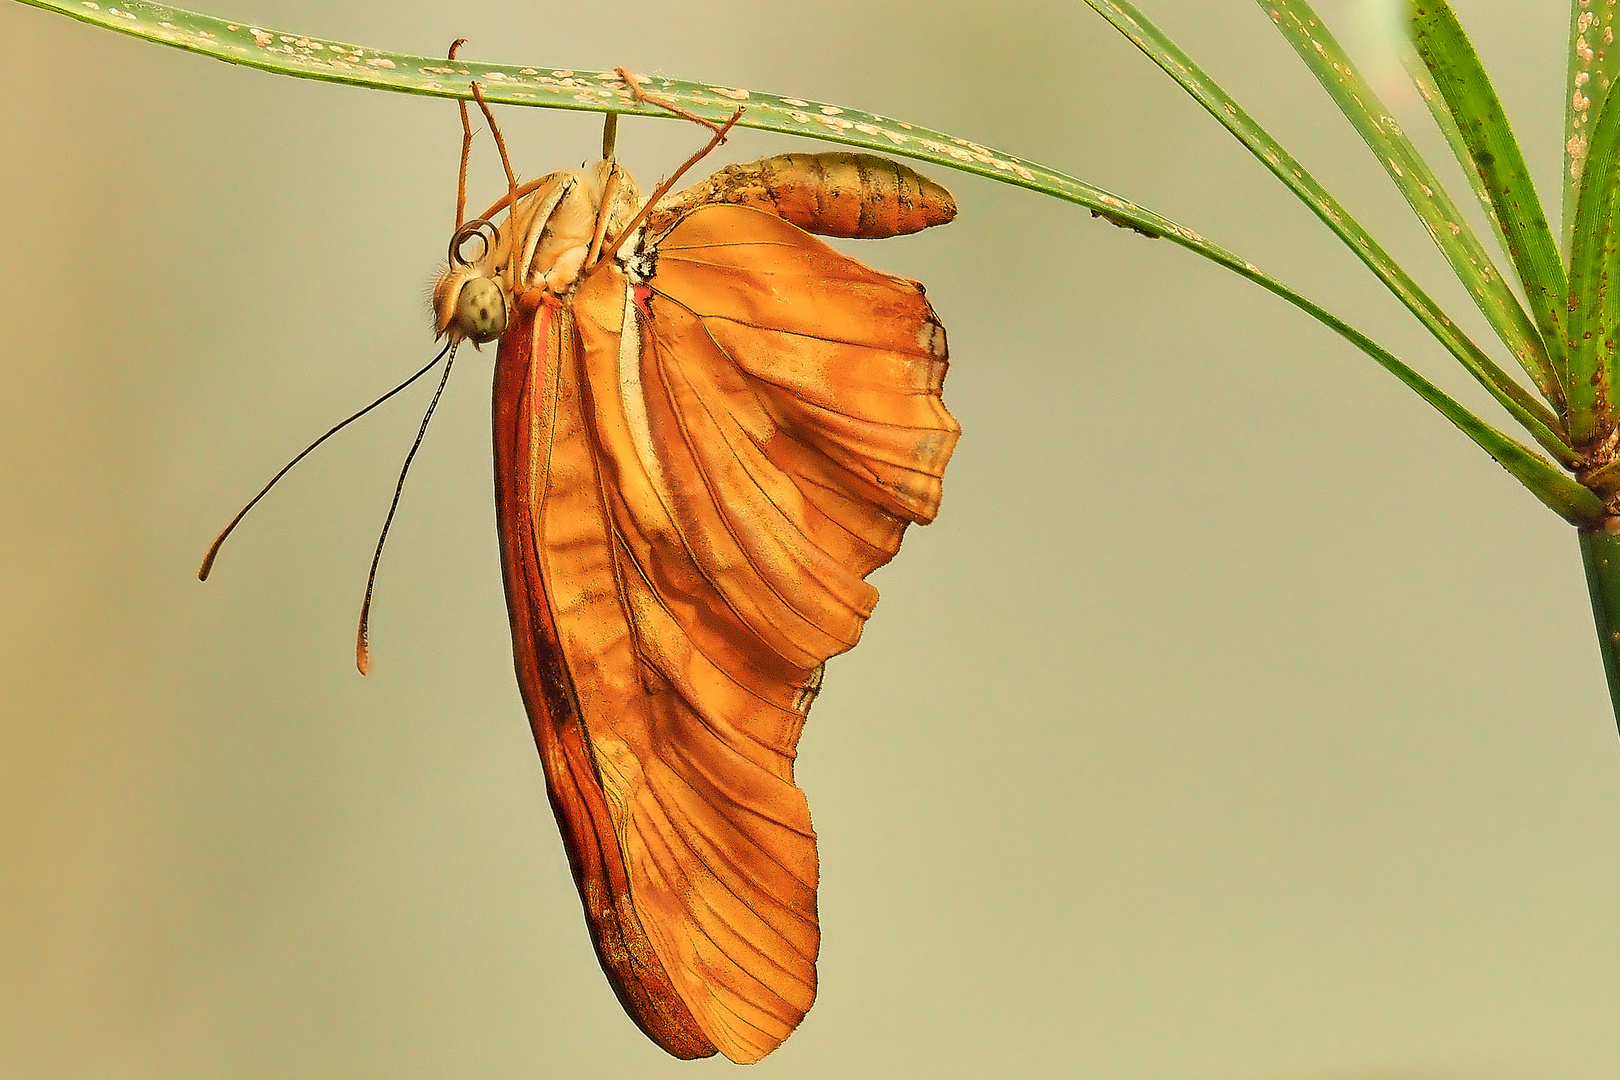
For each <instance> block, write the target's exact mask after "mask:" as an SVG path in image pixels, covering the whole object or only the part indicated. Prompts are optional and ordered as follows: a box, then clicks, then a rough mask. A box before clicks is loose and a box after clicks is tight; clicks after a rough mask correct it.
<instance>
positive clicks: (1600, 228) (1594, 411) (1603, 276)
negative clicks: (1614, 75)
mask: <svg viewBox="0 0 1620 1080" xmlns="http://www.w3.org/2000/svg"><path fill="white" fill-rule="evenodd" d="M1616 183H1620V100H1617V99H1615V98H1610V99H1609V100H1607V101H1605V103H1604V105H1603V107H1602V110H1601V115H1600V116H1599V117H1598V119H1597V123H1596V125H1595V126H1592V127H1591V140H1590V144H1589V146H1588V148H1587V152H1586V160H1585V162H1584V165H1583V167H1582V170H1581V186H1580V195H1579V197H1578V198H1577V200H1576V203H1575V228H1574V231H1573V233H1572V234H1571V242H1570V267H1569V290H1570V291H1569V313H1568V316H1567V321H1568V325H1569V333H1570V358H1569V367H1570V372H1571V373H1572V374H1573V373H1576V372H1591V375H1590V376H1589V377H1587V378H1585V379H1584V380H1581V381H1578V382H1575V383H1572V385H1571V386H1570V388H1569V417H1570V424H1571V428H1572V433H1573V430H1574V425H1575V420H1576V417H1578V416H1585V417H1590V418H1591V422H1592V425H1593V426H1592V427H1591V428H1590V429H1586V428H1582V429H1580V430H1581V431H1582V433H1583V434H1582V437H1581V438H1579V440H1578V441H1577V445H1579V446H1583V447H1584V446H1585V445H1588V444H1601V443H1602V442H1603V441H1604V440H1605V439H1606V438H1607V437H1608V436H1609V435H1610V434H1612V433H1613V431H1614V415H1613V410H1612V404H1613V403H1612V401H1611V400H1610V392H1611V388H1612V387H1613V386H1614V367H1615V348H1614V344H1615V343H1614V334H1615V324H1614V323H1613V322H1612V321H1610V320H1611V319H1612V318H1613V316H1614V308H1615V303H1616V302H1615V298H1614V297H1613V296H1612V295H1611V294H1612V293H1613V292H1614V291H1615V290H1613V289H1611V288H1610V287H1609V285H1610V282H1609V274H1610V272H1611V269H1612V268H1613V267H1614V265H1615V252H1616V249H1617V247H1620V237H1616V235H1615V232H1614V225H1615V222H1614V214H1615V209H1616V208H1615V197H1614V194H1615V185H1616Z"/></svg>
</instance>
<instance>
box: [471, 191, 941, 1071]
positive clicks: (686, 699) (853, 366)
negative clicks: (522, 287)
mask: <svg viewBox="0 0 1620 1080" xmlns="http://www.w3.org/2000/svg"><path fill="white" fill-rule="evenodd" d="M653 247H654V250H655V254H654V256H653V259H654V260H655V261H654V263H653V270H652V272H651V274H650V275H649V276H648V278H647V279H646V280H645V281H644V282H640V281H633V280H632V279H631V278H629V277H628V276H627V274H626V271H625V270H624V269H623V268H622V267H621V266H620V265H618V264H617V263H614V262H606V261H605V262H603V263H601V264H599V265H598V266H597V267H595V268H594V269H592V270H591V271H589V273H588V275H587V276H586V277H585V278H584V279H583V280H582V281H581V282H580V284H579V286H578V288H577V289H576V290H575V291H574V292H573V294H572V295H570V296H569V297H567V298H565V299H563V300H561V301H559V300H556V299H554V298H549V297H545V294H543V293H541V292H540V291H539V290H535V291H534V292H531V293H529V294H526V295H525V296H523V297H520V298H519V299H518V302H517V305H516V307H517V311H516V318H515V320H514V322H513V324H512V325H511V326H509V327H508V328H507V332H506V333H505V334H504V335H503V337H502V339H501V345H500V353H499V358H498V361H497V364H496V370H495V476H496V493H497V500H496V502H497V512H498V516H499V522H500V530H501V543H502V561H503V564H504V567H505V574H506V590H507V601H508V607H509V610H510V614H511V619H512V637H513V646H514V652H515V657H516V664H517V671H518V681H519V683H520V685H521V687H522V691H523V696H524V700H525V703H526V704H527V706H528V711H529V716H530V720H531V723H532V725H533V727H534V732H535V739H536V742H537V744H538V745H539V748H540V754H541V758H542V760H543V761H544V764H545V771H546V778H547V786H548V789H549V792H550V796H551V801H552V806H553V808H554V809H555V811H556V813H557V818H558V821H559V823H560V825H561V828H562V832H563V837H564V840H565V843H566V846H567V848H568V855H569V861H570V865H571V866H572V868H573V872H574V877H575V880H576V882H577V883H578V885H579V889H580V896H581V899H582V901H583V904H584V907H585V914H586V918H587V920H588V922H589V923H590V928H591V933H592V937H593V938H594V940H595V943H596V949H597V954H598V956H599V958H600V959H601V962H602V966H603V968H604V970H605V971H606V972H607V974H608V977H609V979H610V980H611V981H612V983H613V985H614V988H615V990H616V992H617V993H618V995H619V998H620V1001H621V1002H622V1003H623V1004H624V1006H625V1008H626V1010H627V1011H628V1012H629V1013H630V1015H631V1016H632V1017H633V1018H634V1019H635V1021H636V1022H637V1024H639V1025H640V1026H641V1028H642V1030H643V1031H645V1032H646V1033H647V1034H648V1035H649V1036H650V1037H651V1038H652V1039H653V1040H654V1041H655V1042H657V1043H658V1044H659V1045H660V1046H662V1047H664V1048H665V1049H666V1050H668V1051H669V1052H670V1053H672V1054H674V1055H676V1056H677V1057H683V1058H690V1057H700V1056H706V1055H708V1054H712V1053H714V1052H715V1051H716V1050H719V1051H720V1052H721V1053H724V1054H725V1055H726V1056H727V1057H729V1058H731V1059H732V1060H734V1061H738V1062H752V1061H757V1060H758V1059H760V1058H761V1057H763V1056H764V1055H766V1054H768V1053H769V1052H770V1051H771V1050H773V1049H775V1048H776V1046H778V1045H779V1044H780V1043H781V1042H782V1040H783V1039H785V1038H786V1037H787V1036H788V1034H789V1033H791V1032H792V1030H793V1029H794V1027H795V1026H796V1025H797V1024H798V1023H799V1021H800V1020H801V1019H802V1018H803V1016H804V1014H805V1012H806V1010H808V1009H809V1007H810V1004H811V1002H812V1001H813V1000H814V997H815V988H816V971H815V960H816V955H817V951H818V949H819V942H820V931H819V928H818V924H817V919H816V882H817V875H818V869H817V860H816V847H815V833H814V831H813V830H812V828H811V825H810V814H809V808H808V806H807V804H806V802H805V798H804V794H803V792H801V791H800V790H799V789H798V787H796V786H795V785H794V782H793V758H794V747H795V745H796V744H797V742H798V738H799V732H800V729H801V728H802V726H803V724H804V719H805V714H806V712H807V711H808V709H809V707H810V702H811V701H812V699H813V698H814V696H815V691H816V689H817V688H818V687H819V685H820V678H821V665H822V664H823V662H824V661H826V660H827V658H829V657H831V656H834V655H836V654H838V653H840V652H843V651H845V650H846V649H849V648H850V647H852V646H853V645H854V644H855V643H856V642H857V641H858V640H859V638H860V633H861V628H862V626H863V624H864V623H865V620H866V618H867V616H869V615H870V614H871V612H872V608H873V606H874V605H875V604H876V602H877V592H876V590H875V589H874V588H872V586H870V585H869V584H867V583H866V582H865V580H863V579H864V578H865V576H866V575H867V574H868V573H870V572H871V571H872V570H873V569H875V568H876V567H878V566H881V565H882V564H883V563H885V562H887V561H888V560H889V559H890V558H891V557H892V556H893V555H894V553H895V551H896V550H897V549H898V547H899V544H900V538H901V534H902V532H903V531H904V529H905V526H906V524H908V523H909V522H927V521H930V520H932V519H933V517H934V515H935V513H936V512H937V510H938V506H939V497H940V477H941V475H942V474H943V472H944V468H945V463H946V460H947V459H948V458H949V456H950V453H951V450H952V448H953V447H954V445H955V441H956V437H957V432H958V428H957V425H956V422H955V420H954V419H953V418H952V417H951V415H950V414H949V413H948V412H947V411H946V409H945V406H944V404H943V403H942V402H941V401H940V398H939V393H940V386H941V383H942V380H943V378H944V375H945V368H946V352H945V337H944V331H943V329H942V328H941V326H940V324H939V322H938V320H937V319H936V318H935V316H934V313H933V311H932V309H931V308H930V307H929V305H928V302H927V300H926V299H924V297H923V293H922V289H921V287H920V286H918V285H917V284H916V283H914V282H910V281H905V280H902V279H898V278H893V277H889V276H887V275H883V274H879V273H876V272H874V271H872V270H869V269H867V268H866V267H864V266H861V265H860V264H859V263H857V262H855V261H853V260H851V259H848V258H846V257H844V256H842V255H840V254H838V253H837V252H834V251H833V250H832V249H830V248H828V247H827V246H826V245H825V244H823V243H822V242H821V241H819V240H817V239H815V238H813V237H811V236H809V235H807V234H806V233H804V232H802V231H800V230H799V229H798V228H796V227H794V226H793V225H791V224H788V223H787V222H785V221H783V220H781V219H780V218H779V217H777V216H775V215H774V214H770V213H766V212H763V211H761V210H758V209H753V208H750V207H747V206H737V205H700V206H698V207H696V208H695V209H691V210H689V211H687V212H685V213H684V214H682V215H681V216H679V217H678V218H677V219H676V220H675V222H674V224H673V225H672V226H671V227H670V228H669V229H668V231H667V232H665V233H664V234H663V235H662V236H660V237H659V238H658V239H657V240H656V241H655V242H654V244H653ZM542 297H544V299H542Z"/></svg>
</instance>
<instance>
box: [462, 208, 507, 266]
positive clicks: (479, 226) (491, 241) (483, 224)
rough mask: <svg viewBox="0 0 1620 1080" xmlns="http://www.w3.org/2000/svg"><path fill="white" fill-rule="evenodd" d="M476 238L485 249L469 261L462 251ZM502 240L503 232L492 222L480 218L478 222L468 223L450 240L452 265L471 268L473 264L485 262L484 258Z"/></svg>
mask: <svg viewBox="0 0 1620 1080" xmlns="http://www.w3.org/2000/svg"><path fill="white" fill-rule="evenodd" d="M486 229H487V230H488V232H487V233H486V232H485V230H486ZM474 237H477V238H478V242H479V243H480V244H482V245H483V248H482V250H480V251H479V252H478V254H477V255H475V256H473V257H472V258H471V259H469V258H467V256H466V253H465V252H464V251H463V250H462V249H463V248H465V247H466V246H467V241H468V240H471V239H473V238H474ZM500 238H501V230H499V229H497V228H496V227H495V223H494V222H492V221H489V220H487V219H485V218H479V219H478V220H477V221H469V222H467V224H465V225H463V226H462V227H461V228H459V229H457V230H456V234H455V235H454V236H452V237H451V238H450V265H451V266H466V267H470V266H472V264H473V263H476V262H481V261H483V259H484V257H485V256H487V255H488V254H489V252H490V249H491V248H492V247H494V246H495V244H496V243H498V242H499V241H500Z"/></svg>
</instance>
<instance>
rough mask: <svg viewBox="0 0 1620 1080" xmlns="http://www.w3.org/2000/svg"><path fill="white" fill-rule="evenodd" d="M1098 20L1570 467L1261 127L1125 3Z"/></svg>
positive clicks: (1529, 406)
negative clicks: (1238, 145) (1266, 173)
mask: <svg viewBox="0 0 1620 1080" xmlns="http://www.w3.org/2000/svg"><path fill="white" fill-rule="evenodd" d="M1086 3H1088V4H1090V5H1091V7H1092V8H1094V9H1095V10H1096V11H1097V13H1098V14H1100V15H1102V17H1103V18H1105V19H1107V20H1108V21H1109V22H1110V23H1112V24H1113V25H1114V27H1115V29H1117V30H1119V31H1120V32H1121V33H1122V34H1124V35H1125V36H1126V38H1127V39H1129V40H1130V41H1131V43H1132V44H1134V45H1135V46H1136V47H1137V48H1138V49H1141V50H1142V52H1143V53H1145V54H1146V55H1147V56H1148V58H1149V59H1151V60H1152V61H1153V62H1154V63H1156V64H1158V65H1159V67H1161V68H1162V69H1164V71H1165V73H1166V74H1168V75H1169V76H1170V77H1171V78H1173V79H1175V80H1176V82H1178V83H1180V84H1181V87H1182V89H1184V90H1186V91H1187V93H1189V94H1191V95H1192V97H1193V99H1194V100H1195V101H1197V102H1198V103H1199V104H1200V105H1202V106H1203V107H1204V108H1205V109H1207V110H1208V111H1209V113H1210V115H1211V116H1213V117H1215V119H1216V120H1218V121H1220V123H1221V124H1222V125H1223V126H1224V127H1225V128H1226V129H1227V130H1228V131H1230V132H1231V133H1232V134H1233V135H1235V136H1236V137H1237V138H1238V140H1239V141H1240V142H1242V143H1243V145H1244V146H1245V147H1247V148H1248V149H1249V152H1250V153H1252V154H1254V155H1255V156H1256V157H1257V158H1259V159H1260V160H1261V162H1262V163H1264V165H1265V166H1266V168H1268V169H1270V170H1271V172H1272V173H1273V175H1275V176H1276V177H1277V178H1278V179H1279V180H1281V181H1282V182H1283V184H1284V185H1286V186H1287V187H1288V189H1289V190H1290V191H1292V192H1293V193H1294V194H1295V195H1296V196H1297V197H1298V198H1299V199H1300V201H1302V202H1304V203H1305V205H1306V206H1308V207H1310V209H1311V211H1312V212H1313V213H1314V214H1316V216H1317V217H1318V218H1319V219H1321V221H1322V222H1323V224H1325V225H1326V226H1327V227H1328V228H1329V229H1331V230H1333V232H1334V234H1335V235H1337V236H1338V237H1339V239H1340V240H1342V241H1344V243H1345V245H1346V246H1347V247H1349V248H1350V250H1351V251H1353V252H1355V253H1356V255H1357V257H1359V258H1360V259H1361V261H1362V262H1363V263H1365V264H1366V265H1367V267H1368V269H1370V270H1372V272H1373V273H1374V274H1376V275H1377V276H1378V279H1379V280H1380V281H1382V282H1383V283H1384V284H1385V285H1386V286H1387V287H1388V288H1389V290H1390V291H1391V292H1393V293H1394V294H1395V295H1396V296H1397V297H1398V298H1399V299H1400V300H1401V302H1402V303H1404V304H1405V305H1406V307H1407V309H1408V310H1409V311H1411V312H1412V314H1414V315H1415V316H1417V318H1418V321H1420V322H1421V323H1422V324H1423V326H1424V327H1425V328H1426V329H1427V330H1428V331H1429V332H1430V333H1431V334H1433V335H1434V336H1435V338H1436V339H1437V340H1438V341H1439V342H1440V343H1441V344H1443V345H1444V346H1445V347H1446V348H1447V350H1448V351H1450V352H1451V354H1452V355H1453V356H1455V357H1456V358H1457V360H1458V361H1459V362H1460V363H1461V364H1462V365H1463V367H1464V369H1466V370H1467V371H1468V373H1469V374H1471V375H1473V376H1474V378H1475V379H1477V380H1479V382H1480V384H1481V385H1483V386H1484V387H1485V389H1486V390H1488V391H1489V392H1490V394H1491V396H1492V397H1494V398H1496V400H1497V401H1498V402H1499V403H1501V405H1502V407H1503V408H1504V409H1506V410H1507V411H1508V412H1509V414H1511V415H1512V416H1513V418H1514V419H1515V420H1517V421H1518V422H1519V423H1520V424H1521V425H1523V426H1524V428H1525V430H1527V431H1528V432H1530V434H1531V435H1532V436H1533V437H1534V438H1535V440H1536V442H1538V443H1540V444H1541V446H1542V447H1543V448H1545V449H1546V450H1547V452H1548V453H1550V454H1552V455H1553V457H1554V458H1555V459H1556V460H1557V461H1558V462H1559V463H1560V464H1562V465H1564V466H1566V467H1571V468H1572V467H1573V466H1574V464H1575V462H1576V455H1575V452H1574V451H1573V450H1572V449H1571V448H1570V447H1569V444H1568V443H1567V442H1565V441H1564V437H1563V435H1562V433H1561V431H1560V427H1561V425H1560V422H1559V421H1558V419H1557V418H1556V417H1554V416H1553V414H1552V413H1551V412H1549V411H1548V409H1547V407H1546V406H1545V405H1543V404H1542V403H1541V402H1539V401H1537V400H1536V399H1535V397H1534V395H1532V394H1531V393H1530V392H1529V391H1528V390H1526V389H1525V388H1524V387H1522V386H1520V385H1519V384H1518V383H1517V382H1516V381H1514V380H1513V379H1512V378H1511V377H1509V376H1508V374H1507V372H1505V371H1503V370H1502V369H1501V368H1500V367H1499V366H1497V364H1496V362H1495V361H1493V360H1492V359H1491V358H1490V357H1488V356H1486V355H1485V354H1484V353H1483V352H1481V351H1480V349H1479V347H1478V346H1477V345H1475V344H1474V343H1473V342H1472V341H1470V340H1469V339H1468V336H1467V335H1466V334H1464V333H1463V332H1462V331H1461V330H1460V329H1458V328H1457V326H1456V325H1455V324H1454V323H1453V322H1452V321H1451V319H1449V318H1447V317H1446V315H1445V313H1444V312H1442V311H1441V310H1440V308H1439V307H1438V305H1436V304H1435V302H1434V301H1433V300H1432V299H1430V298H1429V296H1428V295H1427V294H1426V293H1424V291H1423V290H1422V289H1421V288H1419V287H1418V284H1417V282H1415V281H1413V280H1412V279H1411V277H1410V276H1409V275H1408V274H1407V273H1406V271H1405V270H1403V269H1402V268H1401V266H1400V265H1399V264H1398V263H1396V262H1395V260H1394V259H1392V258H1390V256H1389V254H1388V252H1386V251H1384V249H1383V248H1382V247H1380V246H1379V244H1378V242H1377V241H1376V240H1374V239H1373V238H1372V237H1371V236H1370V235H1368V233H1367V231H1366V230H1365V229H1363V228H1362V227H1361V225H1360V224H1358V223H1357V222H1356V220H1355V218H1353V217H1351V216H1350V213H1349V211H1347V210H1346V209H1345V208H1344V207H1343V206H1342V205H1341V204H1340V203H1339V201H1338V200H1337V199H1335V198H1334V197H1333V196H1332V195H1330V194H1328V192H1327V190H1326V189H1325V188H1323V187H1322V185H1321V184H1319V183H1317V181H1316V178H1315V177H1313V176H1312V175H1311V174H1310V173H1309V172H1308V171H1307V170H1306V168H1305V166H1303V165H1301V164H1300V163H1299V162H1298V161H1297V160H1295V159H1294V157H1293V155H1292V154H1290V153H1288V151H1287V150H1284V149H1283V148H1282V146H1281V145H1280V144H1279V143H1278V142H1277V140H1275V139H1273V138H1272V137H1271V136H1270V135H1269V134H1268V133H1267V132H1266V130H1265V129H1264V128H1262V127H1261V126H1260V125H1259V124H1257V123H1256V122H1255V121H1254V119H1253V118H1252V117H1251V116H1249V114H1248V113H1247V112H1245V111H1244V110H1243V109H1242V108H1241V107H1240V106H1239V105H1238V103H1237V102H1235V101H1233V100H1232V98H1231V97H1230V95H1228V94H1227V93H1226V91H1224V90H1222V89H1221V88H1220V87H1219V86H1218V85H1217V84H1216V83H1215V82H1214V80H1212V79H1210V77H1209V76H1208V75H1206V74H1204V72H1203V71H1202V70H1201V69H1200V68H1199V67H1198V65H1197V64H1195V63H1193V61H1192V58H1191V57H1189V56H1188V55H1187V54H1186V53H1184V52H1182V51H1181V49H1180V48H1178V47H1177V46H1176V45H1175V44H1174V43H1173V42H1171V41H1170V39H1169V38H1167V37H1165V36H1164V34H1163V33H1162V32H1161V31H1160V30H1159V28H1158V27H1156V26H1154V25H1153V24H1152V23H1151V22H1149V21H1148V20H1147V19H1146V18H1145V17H1144V16H1143V15H1142V14H1141V13H1140V12H1139V11H1137V10H1136V8H1135V7H1134V6H1133V5H1132V4H1130V3H1128V2H1127V0H1086Z"/></svg>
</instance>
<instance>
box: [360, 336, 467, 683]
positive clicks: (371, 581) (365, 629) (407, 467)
mask: <svg viewBox="0 0 1620 1080" xmlns="http://www.w3.org/2000/svg"><path fill="white" fill-rule="evenodd" d="M437 362H438V361H437V360H435V361H434V363H437ZM455 363H456V354H455V350H454V349H453V348H452V349H451V350H450V359H448V360H446V361H445V364H444V375H443V377H441V378H440V379H439V388H438V389H437V390H435V391H433V400H432V401H430V402H428V407H427V412H425V413H423V414H422V426H421V427H419V428H417V429H416V441H415V442H413V443H412V444H411V452H410V453H408V454H406V455H405V464H404V465H402V466H400V470H399V482H398V483H397V484H395V485H394V501H393V502H391V503H389V504H388V516H387V517H386V518H384V519H383V527H382V533H381V535H379V536H378V537H377V550H376V551H374V552H372V555H371V572H370V573H369V574H367V575H366V599H365V601H364V602H363V603H361V605H360V630H359V632H358V633H357V634H356V635H355V641H354V662H355V666H356V667H358V668H359V669H360V674H362V675H364V674H365V673H366V672H367V671H369V670H370V669H371V649H370V637H371V634H370V626H371V590H372V588H373V586H375V585H376V584H377V564H378V563H379V562H381V561H382V553H383V544H385V543H387V542H388V527H389V526H390V525H392V524H393V523H394V512H395V511H397V510H398V509H399V496H400V493H401V492H403V491H404V490H405V477H406V475H407V474H408V473H410V471H411V461H412V460H413V459H414V458H415V457H416V452H417V450H419V449H421V447H422V437H423V436H424V435H426V434H427V428H428V421H429V420H432V419H433V410H434V409H436V408H438V407H439V398H440V397H441V396H442V395H443V394H444V387H445V384H446V383H448V382H449V381H450V369H451V368H452V367H454V366H455Z"/></svg>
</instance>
